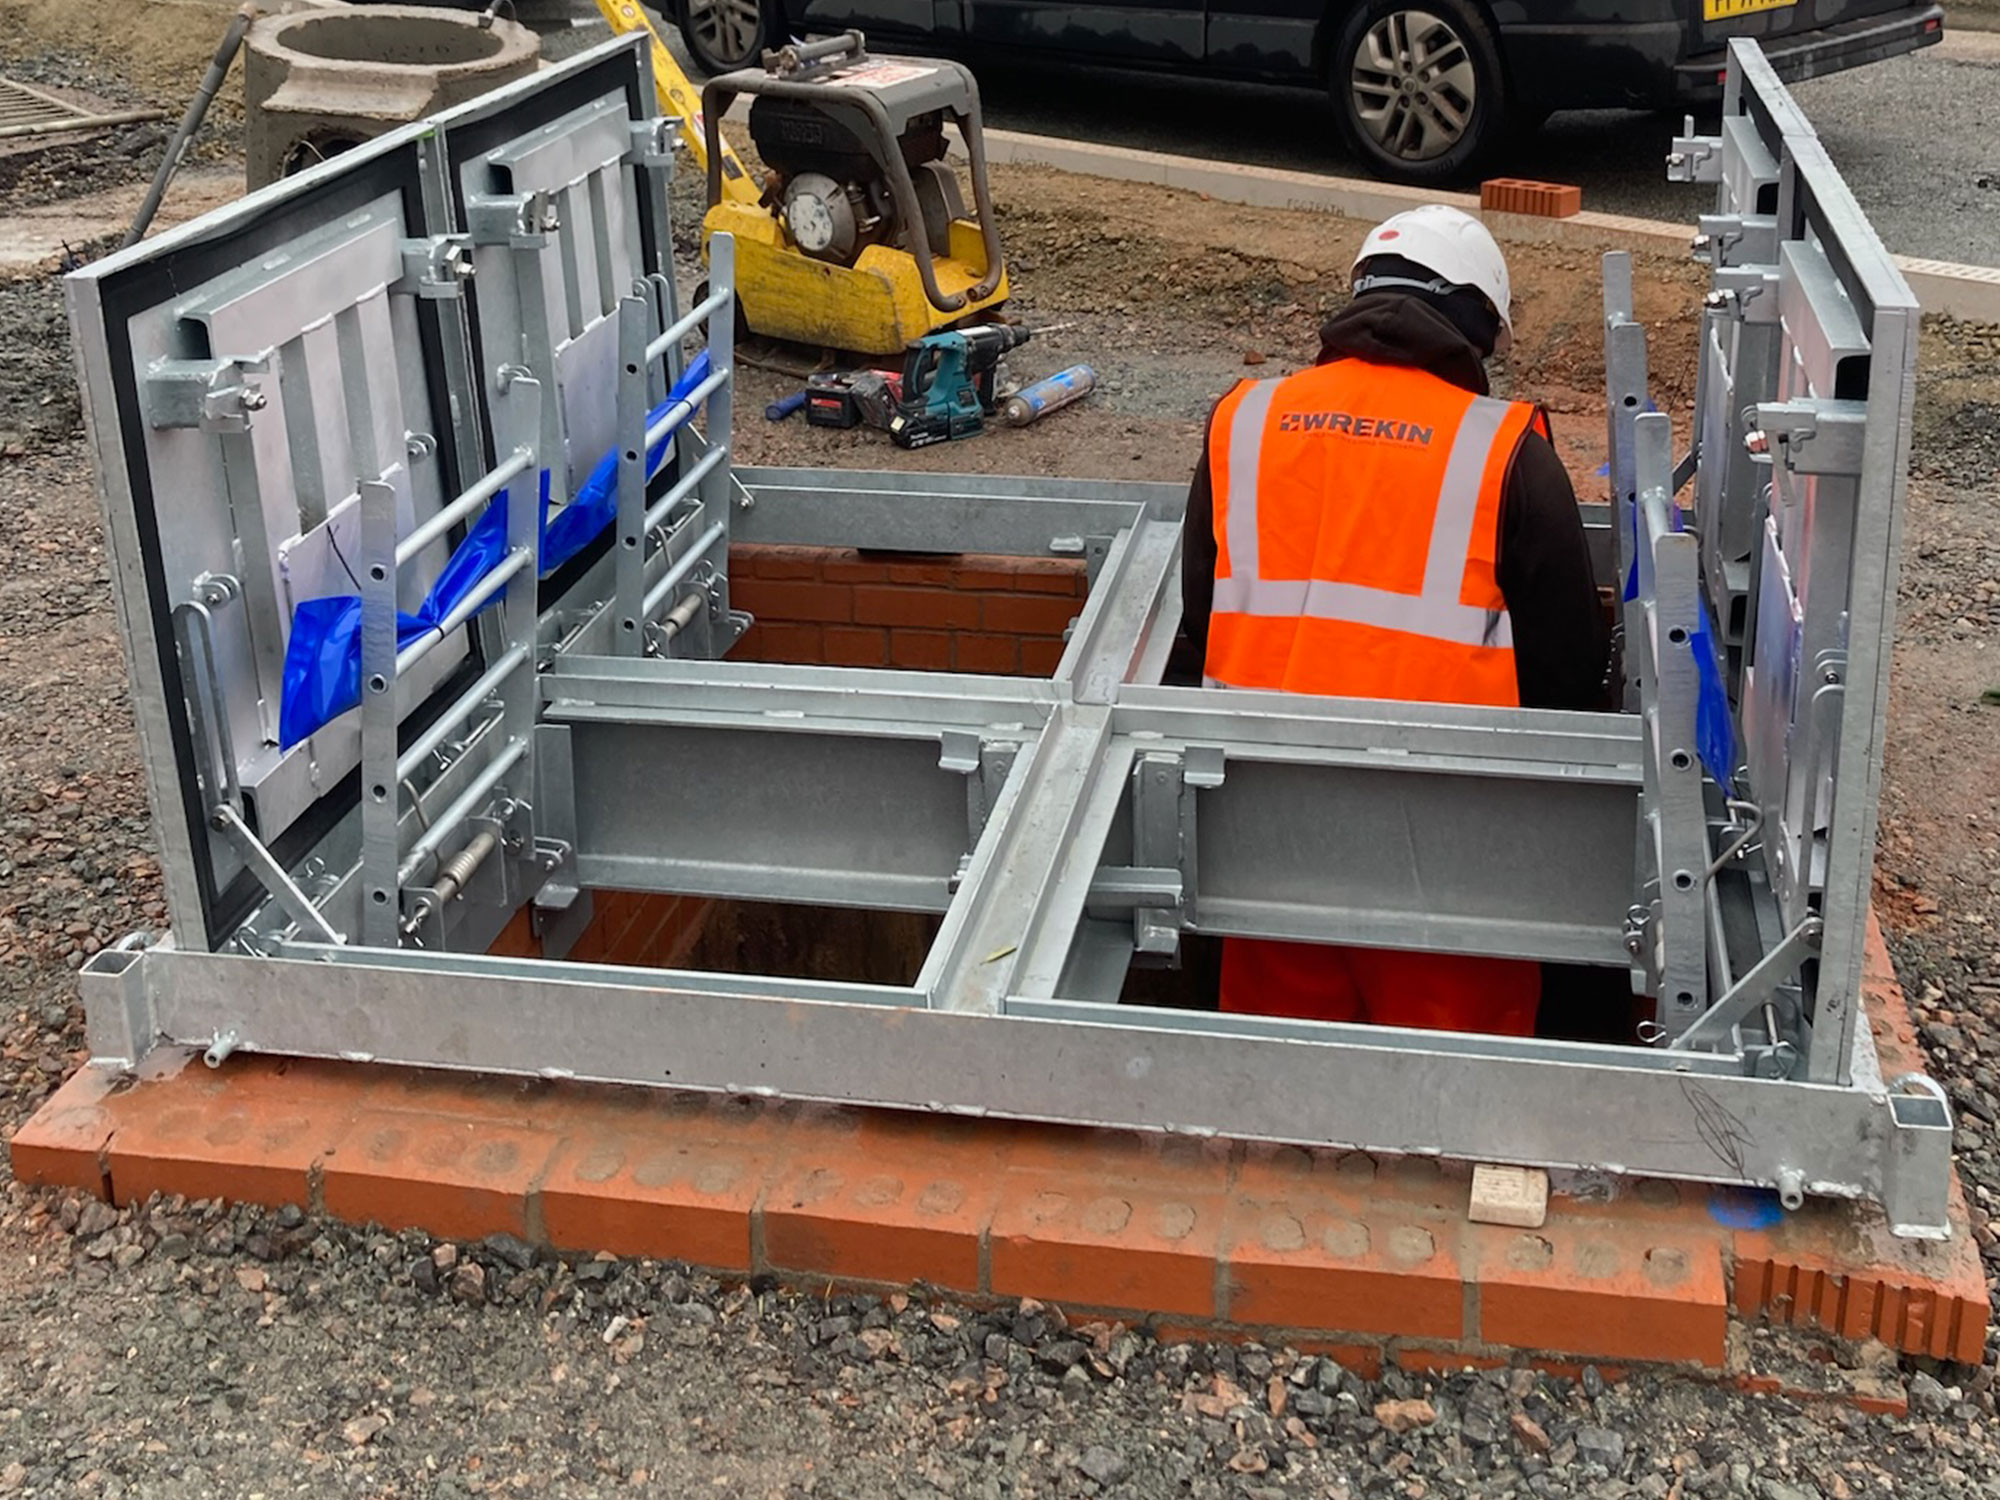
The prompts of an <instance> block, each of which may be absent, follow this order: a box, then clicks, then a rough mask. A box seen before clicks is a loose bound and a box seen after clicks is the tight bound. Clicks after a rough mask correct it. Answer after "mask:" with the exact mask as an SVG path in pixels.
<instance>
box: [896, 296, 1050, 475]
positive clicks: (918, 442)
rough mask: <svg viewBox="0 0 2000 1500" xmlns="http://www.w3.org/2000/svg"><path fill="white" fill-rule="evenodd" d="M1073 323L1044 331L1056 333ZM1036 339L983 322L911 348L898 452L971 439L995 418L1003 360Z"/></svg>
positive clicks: (936, 335)
mask: <svg viewBox="0 0 2000 1500" xmlns="http://www.w3.org/2000/svg"><path fill="white" fill-rule="evenodd" d="M1069 326H1071V325H1069V324H1066V323H1064V324H1058V325H1056V327H1054V328H1044V329H1043V330H1042V332H1043V333H1056V332H1059V331H1060V330H1061V329H1063V328H1067V327H1069ZM1031 337H1033V334H1032V332H1031V331H1030V330H1029V329H1027V328H1023V327H1019V326H1016V325H1012V324H1006V323H980V324H976V325H975V326H973V327H971V328H953V329H947V330H946V331H945V332H943V333H933V334H929V335H927V336H926V337H924V338H922V339H920V340H918V341H917V342H916V343H914V344H912V345H910V348H909V352H908V353H907V354H905V355H904V357H903V399H902V405H901V407H900V409H899V410H898V411H897V412H896V414H895V416H893V417H891V418H890V419H889V436H890V437H892V438H893V439H895V442H896V446H897V447H899V448H923V447H927V446H928V445H930V444H931V443H943V442H948V441H950V440H951V439H952V438H962V437H972V436H974V435H975V434H977V433H979V432H983V431H984V430H985V428H986V419H987V418H988V417H989V416H991V415H992V414H993V408H994V404H995V393H994V388H993V377H994V371H995V370H996V369H997V367H998V366H999V364H1000V356H1001V355H1003V354H1005V353H1006V352H1007V351H1008V350H1010V349H1018V348H1020V347H1021V345H1023V344H1025V343H1027V342H1028V340H1029V339H1030V338H1031Z"/></svg>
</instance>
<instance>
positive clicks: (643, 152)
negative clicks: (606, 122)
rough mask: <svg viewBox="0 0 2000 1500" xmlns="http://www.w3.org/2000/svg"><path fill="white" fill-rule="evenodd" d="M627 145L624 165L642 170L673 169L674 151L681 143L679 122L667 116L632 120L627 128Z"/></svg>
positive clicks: (665, 170)
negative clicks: (628, 142) (628, 141)
mask: <svg viewBox="0 0 2000 1500" xmlns="http://www.w3.org/2000/svg"><path fill="white" fill-rule="evenodd" d="M627 128H628V130H629V132H630V136H629V139H630V142H631V143H630V144H629V145H628V146H627V147H626V148H625V165H626V166H628V167H637V168H638V169H639V170H640V171H642V172H647V171H651V172H668V173H671V172H672V171H673V169H674V153H675V152H676V151H678V150H679V149H680V145H681V122H680V121H679V120H677V119H675V118H673V117H672V116H671V115H667V116H660V117H656V118H654V119H651V120H634V121H632V122H631V124H630V125H629V126H628V127H627Z"/></svg>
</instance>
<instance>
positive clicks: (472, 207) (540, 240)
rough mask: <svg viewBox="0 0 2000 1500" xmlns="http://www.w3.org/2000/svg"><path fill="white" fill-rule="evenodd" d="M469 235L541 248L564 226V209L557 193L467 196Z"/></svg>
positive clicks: (493, 242) (481, 242) (518, 247)
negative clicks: (555, 194)
mask: <svg viewBox="0 0 2000 1500" xmlns="http://www.w3.org/2000/svg"><path fill="white" fill-rule="evenodd" d="M465 225H466V229H467V230H468V231H469V233H468V235H467V238H468V239H469V240H470V241H471V242H472V243H473V244H475V245H506V246H508V247H509V248H511V249H515V250H539V249H540V248H541V247H542V246H543V245H545V244H547V243H548V236H550V235H552V234H554V233H555V232H556V231H557V230H558V229H560V228H562V209H561V206H560V205H559V204H558V203H557V202H556V200H555V197H554V195H553V194H550V193H544V192H533V193H514V194H508V195H504V196H494V195H488V194H477V195H474V196H472V197H470V198H468V199H467V200H466V203H465Z"/></svg>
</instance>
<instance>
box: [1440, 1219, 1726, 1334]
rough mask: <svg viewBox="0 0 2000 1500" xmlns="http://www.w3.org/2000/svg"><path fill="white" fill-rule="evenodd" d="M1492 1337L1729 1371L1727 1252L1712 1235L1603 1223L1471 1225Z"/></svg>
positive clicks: (1486, 1329) (1485, 1323) (1483, 1311)
mask: <svg viewBox="0 0 2000 1500" xmlns="http://www.w3.org/2000/svg"><path fill="white" fill-rule="evenodd" d="M1467 1233H1468V1241H1467V1243H1468V1245H1469V1246H1470V1247H1471V1251H1472V1254H1473V1255H1474V1256H1475V1257H1476V1259H1477V1264H1478V1273H1477V1274H1478V1282H1479V1326H1478V1328H1477V1329H1474V1330H1468V1333H1469V1334H1471V1335H1473V1336H1476V1337H1477V1338H1479V1339H1480V1340H1481V1341H1482V1342H1485V1343H1489V1344H1504V1345H1509V1346H1511V1347H1513V1348H1517V1349H1539V1350H1546V1351H1548V1352H1550V1353H1559V1354H1570V1355H1583V1356H1589V1357H1599V1356H1601V1357H1604V1358H1611V1359H1635V1360H1648V1361H1661V1362H1667V1363H1693V1364H1700V1365H1706V1366H1708V1367H1710V1368H1719V1367H1720V1366H1721V1364H1722V1358H1723V1344H1724V1339H1725V1336H1726V1334H1727V1331H1728V1326H1729V1308H1728V1303H1727V1298H1726V1294H1725V1292H1724V1288H1723V1279H1722V1257H1721V1253H1720V1250H1719V1247H1718V1245H1717V1243H1716V1242H1715V1240H1714V1239H1712V1238H1710V1237H1708V1236H1707V1235H1698V1236H1691V1235H1682V1236H1668V1235H1663V1234H1660V1233H1658V1232H1657V1230H1656V1228H1655V1226H1651V1225H1638V1224H1630V1223H1616V1222H1609V1221H1600V1222H1596V1223H1589V1224H1585V1223H1569V1224H1561V1225H1558V1226H1554V1227H1553V1229H1545V1230H1544V1231H1543V1232H1536V1231H1532V1230H1516V1229H1503V1228H1499V1227H1497V1226H1493V1225H1474V1226H1469V1228H1468V1231H1467Z"/></svg>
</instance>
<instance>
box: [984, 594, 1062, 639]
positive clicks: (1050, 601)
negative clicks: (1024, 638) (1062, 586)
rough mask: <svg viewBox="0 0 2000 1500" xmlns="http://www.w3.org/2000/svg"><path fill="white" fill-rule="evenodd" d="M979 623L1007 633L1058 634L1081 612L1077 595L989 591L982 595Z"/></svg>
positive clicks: (990, 628)
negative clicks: (1049, 595) (1048, 595)
mask: <svg viewBox="0 0 2000 1500" xmlns="http://www.w3.org/2000/svg"><path fill="white" fill-rule="evenodd" d="M979 602H980V623H981V624H982V625H984V626H985V628H986V629H987V630H988V631H992V632H998V633H1001V634H1005V635H1056V636H1059V635H1061V634H1062V633H1063V631H1064V630H1065V629H1067V628H1068V626H1069V622H1070V621H1071V620H1074V619H1075V618H1076V617H1077V615H1078V614H1079V613H1081V612H1082V605H1081V604H1080V603H1079V602H1078V601H1077V600H1075V599H1058V598H1039V597H1034V596H1029V595H1022V594H987V595H985V596H983V597H982V598H981V599H980V601H979Z"/></svg>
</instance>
